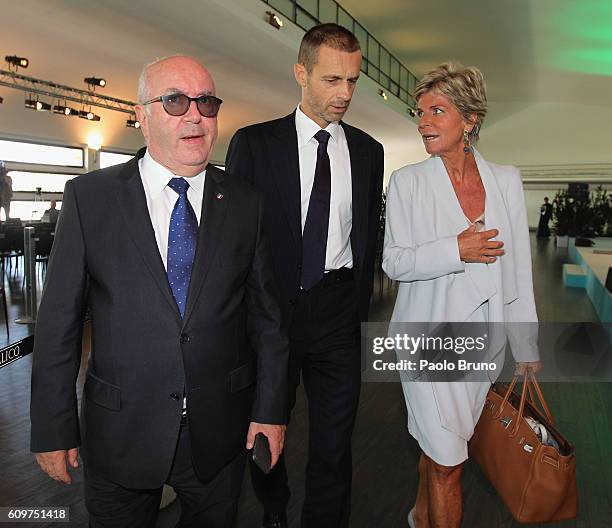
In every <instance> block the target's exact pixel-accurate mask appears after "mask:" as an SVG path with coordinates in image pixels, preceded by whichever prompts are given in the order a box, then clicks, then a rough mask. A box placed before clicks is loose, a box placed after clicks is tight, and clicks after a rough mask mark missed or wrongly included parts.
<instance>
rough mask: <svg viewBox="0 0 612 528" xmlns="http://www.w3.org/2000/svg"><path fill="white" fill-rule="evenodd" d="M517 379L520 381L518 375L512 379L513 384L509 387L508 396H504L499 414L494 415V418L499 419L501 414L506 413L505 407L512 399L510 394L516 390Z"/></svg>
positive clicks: (498, 410)
mask: <svg viewBox="0 0 612 528" xmlns="http://www.w3.org/2000/svg"><path fill="white" fill-rule="evenodd" d="M517 379H518V376H516V375H515V376H514V378H512V382H511V383H510V385H508V390H506V394H505V395H504V399H503V400H502V402H501V403H500V405H499V409H497V412H496V413H495V414H494V415H493V418H499V417H500V416H501V414H502V413H503V412H504V407H505V406H506V404H507V403H508V399H509V398H510V394H512V390H513V389H514V386H515V385H516V380H517Z"/></svg>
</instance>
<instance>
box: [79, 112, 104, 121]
mask: <svg viewBox="0 0 612 528" xmlns="http://www.w3.org/2000/svg"><path fill="white" fill-rule="evenodd" d="M79 117H80V118H81V119H87V120H88V121H100V116H99V115H97V114H94V113H93V112H92V111H91V110H79Z"/></svg>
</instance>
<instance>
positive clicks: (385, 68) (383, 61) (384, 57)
mask: <svg viewBox="0 0 612 528" xmlns="http://www.w3.org/2000/svg"><path fill="white" fill-rule="evenodd" d="M390 58H391V56H390V55H389V52H388V51H387V50H386V49H385V48H383V47H381V48H380V71H381V72H382V73H384V74H385V75H389V74H390V73H391V71H390V69H391V68H390V67H389V59H390Z"/></svg>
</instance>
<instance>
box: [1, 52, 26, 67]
mask: <svg viewBox="0 0 612 528" xmlns="http://www.w3.org/2000/svg"><path fill="white" fill-rule="evenodd" d="M4 60H5V61H6V62H8V63H9V65H10V66H13V67H15V69H17V68H27V67H28V65H29V64H30V61H29V60H28V59H26V58H25V57H17V55H7V56H6V57H4Z"/></svg>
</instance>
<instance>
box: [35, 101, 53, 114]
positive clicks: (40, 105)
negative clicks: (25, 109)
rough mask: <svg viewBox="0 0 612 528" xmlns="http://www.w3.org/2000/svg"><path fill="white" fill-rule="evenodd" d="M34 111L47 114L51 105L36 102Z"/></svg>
mask: <svg viewBox="0 0 612 528" xmlns="http://www.w3.org/2000/svg"><path fill="white" fill-rule="evenodd" d="M36 110H38V111H39V112H48V111H49V110H51V105H50V104H49V103H45V102H44V101H36Z"/></svg>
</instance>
